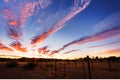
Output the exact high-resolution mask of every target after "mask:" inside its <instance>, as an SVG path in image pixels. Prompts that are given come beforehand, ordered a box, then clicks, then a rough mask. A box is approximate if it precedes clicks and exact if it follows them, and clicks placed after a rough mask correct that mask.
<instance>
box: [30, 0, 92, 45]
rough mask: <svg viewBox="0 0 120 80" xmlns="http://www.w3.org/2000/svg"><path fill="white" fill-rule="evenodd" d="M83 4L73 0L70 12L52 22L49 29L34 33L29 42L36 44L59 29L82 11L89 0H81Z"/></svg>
mask: <svg viewBox="0 0 120 80" xmlns="http://www.w3.org/2000/svg"><path fill="white" fill-rule="evenodd" d="M83 2H84V4H81V5H79V3H80V1H79V0H77V2H76V0H75V2H74V6H73V7H72V8H71V10H70V12H69V13H68V14H67V15H66V16H65V17H64V18H63V19H61V20H59V21H58V22H57V23H56V24H54V25H53V26H52V27H51V29H50V30H48V31H46V32H44V33H43V34H42V35H36V36H35V37H33V39H32V42H31V44H38V43H41V42H42V41H43V40H45V39H46V38H47V37H48V36H49V35H51V34H53V33H55V32H56V31H58V30H60V29H61V28H63V27H64V25H65V24H66V23H67V22H68V21H69V20H70V19H72V18H73V17H74V16H76V15H77V14H78V13H80V12H81V11H83V10H84V9H85V8H86V7H87V6H88V5H89V4H90V0H83Z"/></svg>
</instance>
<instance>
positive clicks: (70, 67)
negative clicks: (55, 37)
mask: <svg viewBox="0 0 120 80" xmlns="http://www.w3.org/2000/svg"><path fill="white" fill-rule="evenodd" d="M5 63H6V62H0V79H88V78H89V72H88V65H87V63H86V62H84V65H83V62H56V67H55V62H36V64H37V66H36V67H35V69H34V70H24V69H23V67H22V66H23V65H25V64H26V63H27V62H18V64H19V65H18V66H17V67H14V68H6V67H5ZM110 65H111V71H110V69H109V65H108V63H105V62H93V63H91V66H90V69H91V76H92V78H93V79H120V63H118V62H114V63H110Z"/></svg>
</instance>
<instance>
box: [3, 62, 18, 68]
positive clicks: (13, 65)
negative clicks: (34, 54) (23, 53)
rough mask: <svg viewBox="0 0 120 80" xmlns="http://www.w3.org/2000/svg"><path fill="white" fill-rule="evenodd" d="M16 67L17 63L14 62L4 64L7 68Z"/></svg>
mask: <svg viewBox="0 0 120 80" xmlns="http://www.w3.org/2000/svg"><path fill="white" fill-rule="evenodd" d="M17 66H18V63H17V62H16V61H9V62H7V63H6V64H5V67H8V68H13V67H17Z"/></svg>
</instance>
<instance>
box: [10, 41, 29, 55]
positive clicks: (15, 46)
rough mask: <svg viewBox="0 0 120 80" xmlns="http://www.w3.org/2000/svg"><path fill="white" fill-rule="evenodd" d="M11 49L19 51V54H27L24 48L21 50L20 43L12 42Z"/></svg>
mask: <svg viewBox="0 0 120 80" xmlns="http://www.w3.org/2000/svg"><path fill="white" fill-rule="evenodd" d="M10 46H11V47H13V48H15V49H16V50H18V51H20V52H24V53H25V52H27V49H26V48H23V47H22V45H21V43H20V42H18V41H17V42H13V43H12V44H11V45H10Z"/></svg>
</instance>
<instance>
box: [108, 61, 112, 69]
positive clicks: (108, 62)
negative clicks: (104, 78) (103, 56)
mask: <svg viewBox="0 0 120 80" xmlns="http://www.w3.org/2000/svg"><path fill="white" fill-rule="evenodd" d="M108 67H109V70H110V71H112V69H111V65H110V61H109V60H108Z"/></svg>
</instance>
